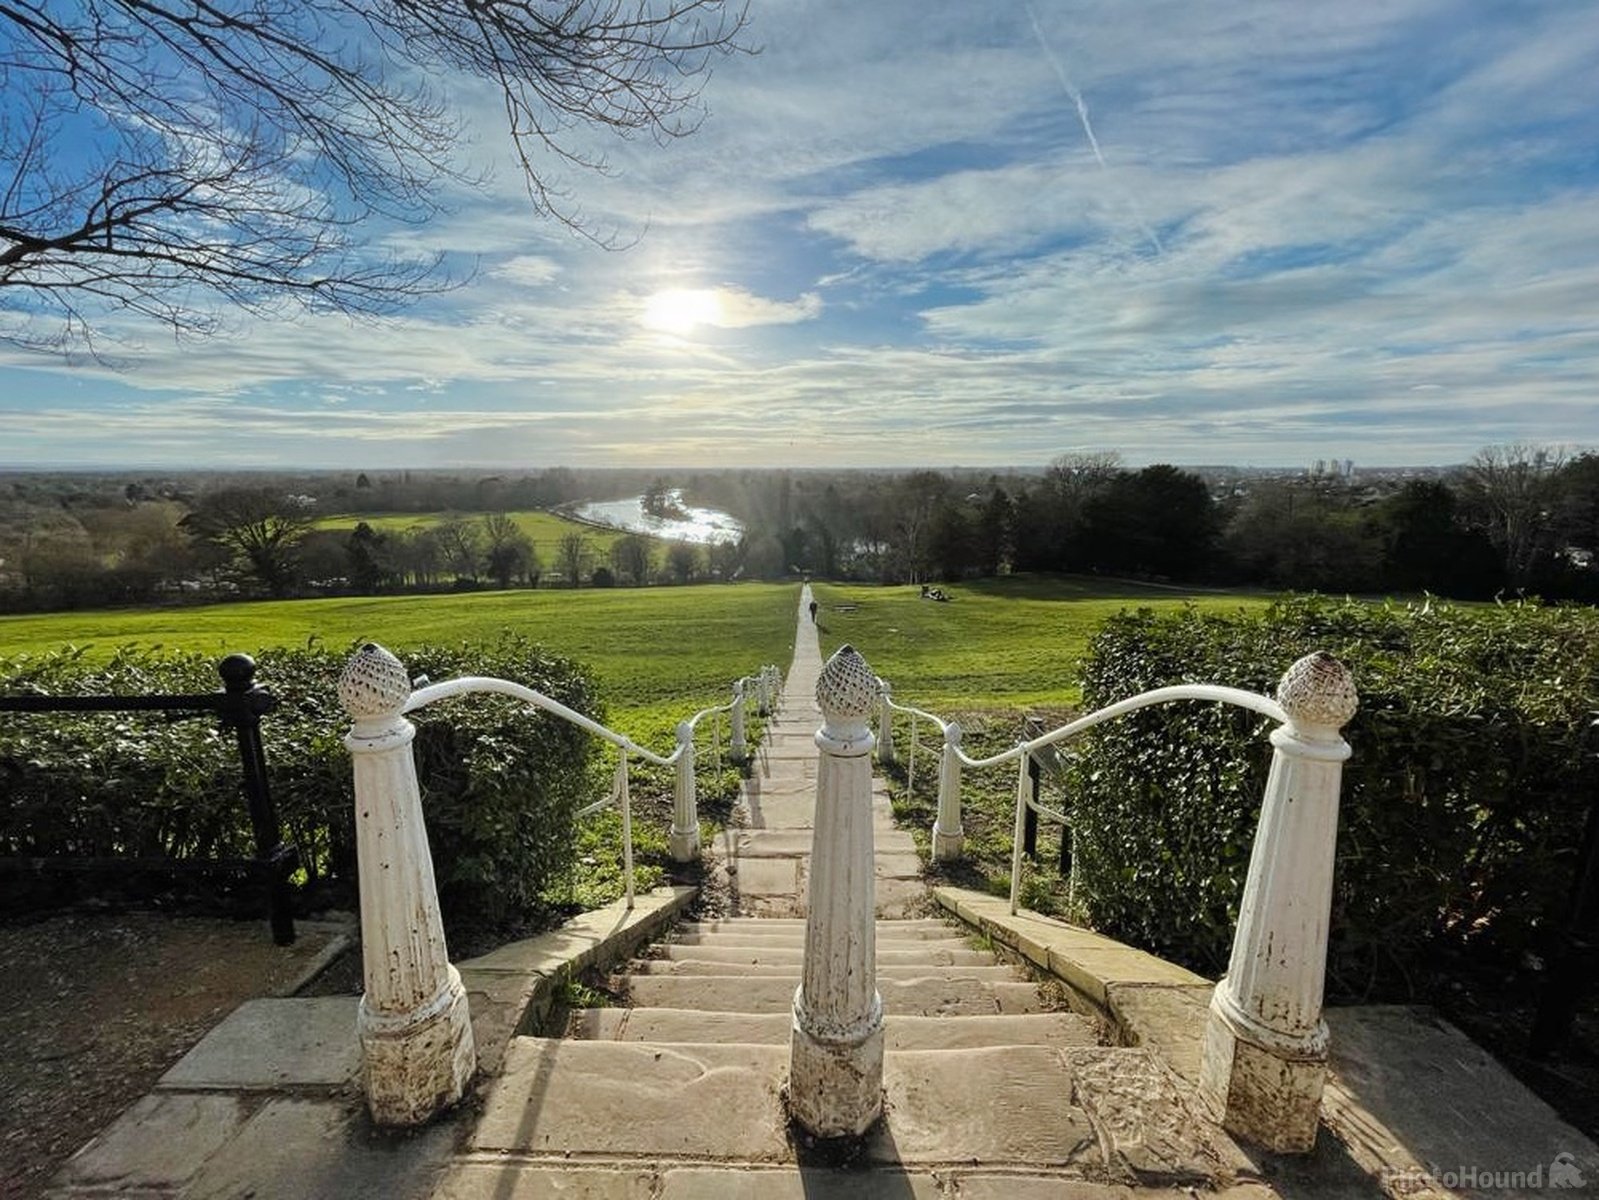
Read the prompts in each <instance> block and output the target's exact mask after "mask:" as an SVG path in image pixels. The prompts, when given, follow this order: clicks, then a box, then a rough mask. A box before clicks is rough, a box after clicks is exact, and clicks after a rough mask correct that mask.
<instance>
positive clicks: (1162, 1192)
mask: <svg viewBox="0 0 1599 1200" xmlns="http://www.w3.org/2000/svg"><path fill="white" fill-rule="evenodd" d="M951 1187H952V1189H953V1190H952V1191H949V1192H947V1193H945V1200H1196V1196H1198V1195H1203V1196H1205V1197H1206V1200H1275V1197H1276V1196H1277V1193H1276V1192H1274V1191H1272V1190H1271V1188H1269V1187H1267V1186H1266V1185H1265V1184H1263V1183H1259V1182H1254V1181H1251V1182H1248V1183H1237V1184H1234V1185H1233V1186H1231V1187H1224V1188H1221V1189H1219V1190H1218V1191H1214V1192H1204V1193H1196V1191H1195V1189H1193V1188H1137V1189H1134V1188H1132V1187H1129V1186H1127V1185H1126V1184H1114V1183H1089V1182H1085V1181H1084V1180H1081V1179H1070V1178H1063V1177H1061V1176H1058V1175H1056V1176H1049V1175H1032V1174H1005V1175H1000V1174H994V1173H990V1172H973V1173H972V1174H969V1175H968V1174H960V1175H956V1176H954V1178H953V1179H952V1180H951ZM1306 1200H1309V1198H1308V1197H1307V1198H1306ZM1318 1200H1319V1198H1318Z"/></svg>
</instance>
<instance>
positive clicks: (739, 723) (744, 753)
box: [728, 679, 750, 765]
mask: <svg viewBox="0 0 1599 1200" xmlns="http://www.w3.org/2000/svg"><path fill="white" fill-rule="evenodd" d="M728 724H729V725H730V726H731V727H732V728H731V732H730V733H729V735H728V736H729V738H730V739H731V741H732V745H731V746H730V747H729V748H728V753H729V754H731V755H732V756H733V761H734V762H736V763H739V764H740V765H742V764H744V763H746V762H748V761H749V757H750V751H749V745H748V744H747V743H746V742H745V740H744V681H743V680H742V679H740V680H739V681H738V682H737V683H735V684H734V685H733V707H732V709H731V710H730V712H729V715H728Z"/></svg>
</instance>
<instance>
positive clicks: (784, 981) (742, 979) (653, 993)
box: [628, 975, 1044, 1017]
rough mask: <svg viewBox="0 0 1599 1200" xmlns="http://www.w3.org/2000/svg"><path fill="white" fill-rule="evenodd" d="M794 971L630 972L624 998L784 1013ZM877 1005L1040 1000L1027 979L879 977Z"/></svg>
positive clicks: (936, 1010)
mask: <svg viewBox="0 0 1599 1200" xmlns="http://www.w3.org/2000/svg"><path fill="white" fill-rule="evenodd" d="M796 980H797V976H788V977H777V976H743V975H693V976H677V975H634V976H630V977H629V979H628V989H629V992H628V994H629V998H630V1002H631V1003H633V1004H636V1005H638V1006H640V1007H642V1008H691V1009H693V1008H697V1009H702V1010H713V1011H717V1012H788V1011H789V1010H790V1008H791V1007H792V1005H793V1001H794V985H795V982H796ZM877 990H878V992H879V993H880V994H881V995H882V997H883V1010H884V1011H885V1012H888V1013H902V1014H905V1015H911V1016H924V1017H937V1016H965V1015H980V1014H992V1013H999V1012H1010V1013H1027V1012H1038V1011H1040V1010H1041V1009H1042V1008H1043V1006H1044V1002H1043V1000H1042V998H1041V997H1040V996H1039V995H1038V989H1037V988H1035V987H1034V986H1033V985H1032V984H1029V983H1005V982H996V983H988V982H985V981H982V980H977V979H937V978H919V979H888V978H879V979H878V981H877Z"/></svg>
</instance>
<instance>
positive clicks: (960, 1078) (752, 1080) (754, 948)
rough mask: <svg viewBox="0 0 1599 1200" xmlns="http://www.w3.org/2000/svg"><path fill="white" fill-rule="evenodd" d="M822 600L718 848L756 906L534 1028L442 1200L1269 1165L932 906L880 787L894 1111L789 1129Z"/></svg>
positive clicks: (1170, 1179) (868, 1187) (974, 1198)
mask: <svg viewBox="0 0 1599 1200" xmlns="http://www.w3.org/2000/svg"><path fill="white" fill-rule="evenodd" d="M808 601H809V595H808V593H807V594H806V595H805V596H804V597H803V598H802V601H801V614H802V615H801V620H800V624H799V629H798V635H797V638H796V647H795V658H794V665H793V667H792V669H791V671H790V673H789V676H788V679H787V681H786V687H785V691H784V703H783V707H782V710H781V712H780V713H779V714H777V715H776V716H775V717H774V718H773V720H772V721H771V723H770V724H769V726H768V730H767V736H766V739H765V741H764V743H763V747H762V752H761V758H760V761H759V762H758V764H757V769H756V770H755V772H754V773H753V777H752V779H751V780H750V781H749V783H748V785H747V786H746V789H745V794H744V797H743V802H742V805H741V823H740V825H739V827H737V828H735V829H732V830H730V831H728V832H727V833H726V834H725V835H724V836H723V838H722V839H721V840H720V843H719V845H718V846H717V847H716V848H715V853H716V856H717V858H718V860H719V869H720V871H721V872H722V873H723V875H724V883H725V886H726V890H727V892H728V894H729V895H730V896H731V903H730V907H731V909H732V912H733V914H734V915H730V916H725V917H719V918H716V919H707V920H703V921H700V922H695V923H683V924H680V925H678V926H677V927H675V928H674V929H672V930H670V931H669V932H668V934H667V935H666V937H665V938H664V939H663V940H661V941H659V942H657V943H656V944H654V945H653V946H650V947H648V948H647V949H646V950H645V951H643V952H642V954H641V956H640V957H638V958H635V959H634V960H632V961H631V962H630V963H628V964H627V965H626V968H625V969H624V970H623V971H621V972H619V973H618V974H616V975H614V976H612V978H611V980H610V983H611V986H610V989H609V990H610V991H611V992H612V993H613V994H614V995H617V996H619V997H621V998H622V1000H623V1003H621V1004H618V1005H616V1006H614V1007H598V1008H587V1009H583V1010H580V1011H577V1012H574V1013H572V1014H571V1016H570V1020H569V1023H568V1026H567V1028H566V1031H565V1036H564V1037H531V1036H519V1037H516V1038H514V1039H512V1041H511V1044H510V1046H509V1048H508V1049H507V1052H506V1056H505V1060H504V1065H503V1070H502V1074H501V1076H500V1079H499V1080H498V1081H497V1083H496V1084H495V1085H494V1087H493V1089H492V1091H491V1092H490V1094H489V1096H488V1097H487V1100H486V1102H485V1105H484V1108H483V1111H482V1113H481V1115H480V1117H479V1119H478V1120H477V1122H476V1125H475V1128H474V1129H473V1130H472V1132H471V1134H470V1135H469V1138H468V1141H467V1145H466V1146H465V1147H464V1149H463V1151H462V1152H461V1153H459V1154H458V1155H457V1157H456V1159H455V1161H454V1163H453V1164H452V1167H451V1170H450V1172H449V1174H448V1175H447V1177H446V1179H445V1181H444V1186H443V1188H442V1190H441V1192H440V1193H439V1195H441V1196H446V1197H457V1196H458V1197H477V1196H495V1197H535V1196H539V1197H542V1196H585V1197H586V1196H593V1197H604V1198H607V1200H608V1198H610V1197H627V1198H629V1200H633V1198H635V1197H636V1198H637V1200H646V1198H647V1200H697V1198H700V1197H706V1198H710V1200H715V1198H717V1197H749V1198H751V1200H754V1198H756V1197H760V1198H761V1200H765V1198H766V1197H774V1198H776V1200H787V1198H792V1200H801V1198H804V1200H816V1198H817V1197H835V1196H836V1197H863V1198H864V1197H876V1196H884V1197H940V1198H944V1200H954V1198H957V1197H958V1198H960V1200H982V1198H984V1197H999V1196H1002V1195H1003V1196H1004V1197H1006V1200H1032V1198H1033V1197H1040V1198H1041V1197H1045V1196H1049V1197H1058V1196H1062V1195H1068V1194H1070V1195H1074V1196H1075V1195H1078V1194H1079V1192H1080V1194H1081V1195H1082V1196H1083V1197H1084V1198H1085V1200H1086V1198H1087V1197H1091V1196H1097V1195H1101V1194H1102V1195H1104V1196H1106V1197H1108V1196H1110V1195H1111V1194H1112V1191H1111V1189H1112V1188H1113V1187H1115V1188H1125V1186H1126V1185H1129V1184H1134V1185H1136V1184H1140V1183H1145V1184H1153V1185H1158V1186H1172V1185H1178V1186H1187V1187H1194V1186H1198V1187H1202V1188H1206V1189H1211V1188H1214V1187H1216V1186H1217V1184H1218V1183H1231V1182H1232V1181H1233V1179H1234V1178H1235V1177H1236V1175H1237V1174H1238V1172H1239V1171H1243V1172H1244V1173H1245V1174H1247V1173H1248V1166H1249V1165H1248V1163H1247V1162H1245V1161H1244V1160H1243V1159H1242V1157H1241V1156H1240V1155H1239V1154H1238V1152H1237V1150H1236V1148H1235V1147H1234V1146H1233V1145H1232V1143H1231V1142H1230V1141H1228V1140H1227V1139H1226V1138H1225V1136H1222V1135H1219V1134H1217V1133H1215V1131H1214V1127H1212V1126H1209V1125H1208V1123H1205V1122H1202V1121H1196V1120H1195V1118H1194V1116H1193V1112H1192V1110H1191V1105H1190V1101H1189V1098H1188V1096H1187V1095H1186V1094H1185V1085H1184V1084H1182V1082H1181V1081H1180V1080H1179V1079H1178V1078H1177V1077H1176V1076H1175V1075H1173V1074H1172V1073H1171V1072H1170V1071H1169V1070H1168V1069H1167V1068H1166V1067H1165V1066H1164V1064H1162V1063H1161V1062H1160V1061H1159V1060H1158V1058H1156V1057H1155V1056H1154V1055H1153V1054H1152V1053H1151V1052H1149V1051H1147V1050H1141V1049H1132V1048H1125V1047H1112V1046H1106V1045H1104V1044H1103V1041H1104V1039H1103V1034H1102V1022H1100V1020H1099V1019H1098V1018H1095V1017H1086V1016H1083V1015H1080V1014H1078V1013H1075V1012H1071V1011H1066V1006H1065V1003H1064V996H1065V993H1064V992H1063V990H1062V989H1061V988H1060V986H1059V985H1058V984H1047V985H1042V986H1041V985H1040V983H1038V982H1036V981H1035V980H1034V979H1033V978H1031V977H1030V975H1029V973H1028V972H1027V971H1026V970H1024V969H1023V968H1022V967H1019V966H1016V965H1012V964H1010V963H1006V962H1003V961H1001V959H1000V958H999V957H998V955H997V954H996V953H995V952H994V951H993V950H991V949H987V948H979V947H978V945H977V944H976V942H975V940H974V939H973V938H972V937H971V935H970V930H969V929H967V928H966V927H964V926H957V925H955V924H951V923H948V922H946V921H943V920H939V919H936V918H932V917H928V916H925V915H921V914H925V913H927V912H929V911H931V908H932V906H931V905H930V904H929V902H928V895H927V891H926V888H925V885H924V884H923V883H922V881H921V878H920V863H919V860H918V859H917V856H916V853H915V847H914V844H913V843H912V841H911V838H910V835H909V834H908V833H906V832H904V831H901V830H896V829H895V828H894V827H893V823H892V819H891V816H890V813H889V808H888V798H887V793H886V789H884V788H883V786H882V784H881V781H874V788H873V805H872V808H873V815H872V826H873V832H874V838H875V859H874V862H875V871H874V883H875V887H876V914H877V923H876V974H877V980H876V983H877V990H878V992H879V994H880V995H881V997H882V1002H883V1009H884V1011H885V1013H886V1014H887V1017H886V1021H885V1029H884V1047H885V1061H884V1071H883V1085H884V1091H885V1093H886V1101H885V1106H884V1120H882V1121H881V1122H879V1123H878V1124H877V1125H876V1126H875V1127H874V1128H873V1129H872V1130H871V1131H869V1132H868V1134H867V1135H866V1137H865V1138H864V1139H862V1140H861V1141H859V1142H854V1143H850V1144H849V1145H848V1147H847V1148H844V1147H842V1146H840V1145H835V1144H832V1143H828V1142H825V1141H823V1142H815V1141H813V1140H812V1139H810V1138H808V1137H807V1136H806V1135H804V1133H803V1132H802V1131H799V1130H798V1127H797V1126H794V1125H792V1124H791V1122H790V1121H789V1120H788V1114H787V1111H786V1107H785V1100H784V1095H783V1090H784V1087H785V1083H786V1080H787V1075H788V1070H789V1065H790V1047H789V1042H790V1036H791V1025H792V1021H793V1017H792V1006H793V1003H794V994H795V989H796V987H797V986H798V984H799V981H800V975H801V964H802V962H803V959H804V940H805V929H806V926H805V921H804V919H803V917H804V912H805V907H806V889H807V887H808V885H809V878H808V875H809V863H808V856H809V851H810V846H811V833H812V829H811V822H812V816H813V812H814V803H815V794H816V763H817V748H816V745H815V743H814V741H813V735H814V734H815V731H816V729H817V726H818V723H819V721H820V714H819V712H818V710H817V707H816V703H815V685H816V677H817V672H818V671H819V669H820V666H821V660H820V655H819V649H818V646H817V639H816V631H815V629H814V627H813V626H811V625H810V623H809V622H808V620H807V619H806V618H805V615H804V614H805V605H806V604H807V603H808ZM841 1153H842V1154H844V1155H846V1156H847V1158H848V1161H847V1162H839V1161H837V1158H838V1156H839V1155H840V1154H841ZM1073 1189H1078V1190H1073ZM1100 1189H1103V1191H1102V1192H1101V1190H1100Z"/></svg>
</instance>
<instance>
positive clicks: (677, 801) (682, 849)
mask: <svg viewBox="0 0 1599 1200" xmlns="http://www.w3.org/2000/svg"><path fill="white" fill-rule="evenodd" d="M677 745H678V756H677V788H676V790H675V792H674V794H673V797H672V801H673V802H672V832H671V834H670V836H669V837H668V838H667V847H668V850H669V851H670V853H671V855H672V858H673V859H674V860H675V861H676V862H693V861H694V860H695V859H696V858H698V857H699V856H700V817H699V811H698V807H697V805H698V797H697V795H696V791H695V786H694V727H693V726H692V725H690V724H689V723H688V722H687V721H684V722H682V724H680V725H679V726H678V727H677Z"/></svg>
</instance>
